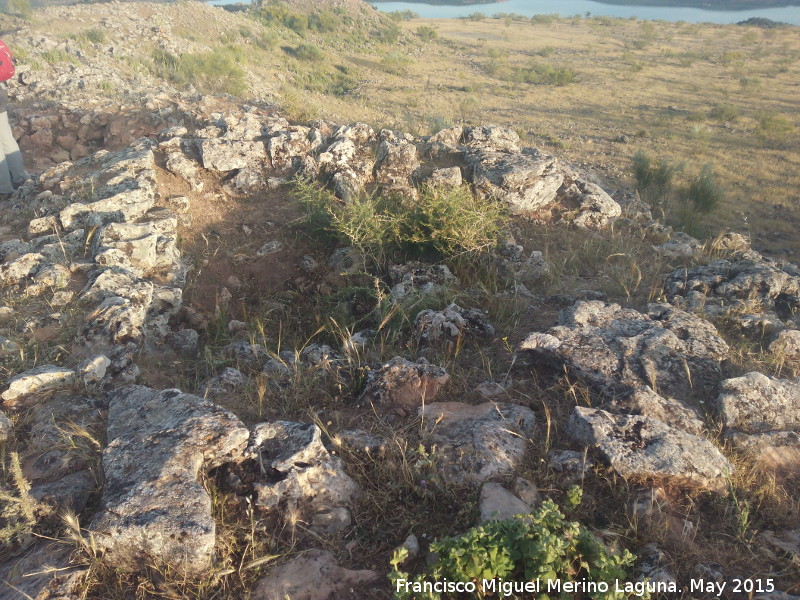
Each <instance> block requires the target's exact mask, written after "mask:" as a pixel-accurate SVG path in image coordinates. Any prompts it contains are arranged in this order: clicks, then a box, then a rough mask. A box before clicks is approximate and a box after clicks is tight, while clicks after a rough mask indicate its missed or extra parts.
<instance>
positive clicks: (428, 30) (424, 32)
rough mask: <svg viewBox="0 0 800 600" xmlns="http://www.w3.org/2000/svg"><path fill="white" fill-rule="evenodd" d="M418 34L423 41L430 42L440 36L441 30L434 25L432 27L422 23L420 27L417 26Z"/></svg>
mask: <svg viewBox="0 0 800 600" xmlns="http://www.w3.org/2000/svg"><path fill="white" fill-rule="evenodd" d="M417 36H418V37H419V38H420V39H421V40H422V41H423V42H430V41H433V40H435V39H436V38H438V37H439V32H437V31H436V30H435V29H434V28H433V27H430V26H428V25H420V26H419V27H417Z"/></svg>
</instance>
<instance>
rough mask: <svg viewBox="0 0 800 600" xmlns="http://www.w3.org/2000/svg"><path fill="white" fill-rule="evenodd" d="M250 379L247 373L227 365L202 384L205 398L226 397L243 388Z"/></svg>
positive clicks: (202, 392)
mask: <svg viewBox="0 0 800 600" xmlns="http://www.w3.org/2000/svg"><path fill="white" fill-rule="evenodd" d="M248 381H249V379H248V377H247V375H245V374H244V373H242V372H241V371H239V370H238V369H234V368H232V367H225V369H224V370H223V371H222V373H220V374H219V375H216V376H214V377H212V378H211V379H209V380H208V381H207V382H206V383H204V384H203V385H202V386H201V388H200V389H201V392H200V393H201V394H202V395H203V396H204V397H205V398H212V399H218V398H224V397H226V396H229V395H230V394H233V393H235V392H237V391H239V390H241V389H243V388H244V387H245V386H246V385H247V382H248Z"/></svg>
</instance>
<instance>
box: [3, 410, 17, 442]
mask: <svg viewBox="0 0 800 600" xmlns="http://www.w3.org/2000/svg"><path fill="white" fill-rule="evenodd" d="M13 435H14V424H13V423H11V419H9V418H8V417H7V416H6V414H5V413H4V412H3V411H2V410H0V444H5V443H6V442H7V441H8V440H10V439H11V438H12V436H13Z"/></svg>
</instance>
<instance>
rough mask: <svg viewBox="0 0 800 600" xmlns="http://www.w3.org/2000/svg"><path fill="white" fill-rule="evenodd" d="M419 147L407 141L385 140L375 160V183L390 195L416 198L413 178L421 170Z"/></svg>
mask: <svg viewBox="0 0 800 600" xmlns="http://www.w3.org/2000/svg"><path fill="white" fill-rule="evenodd" d="M419 165H420V162H419V157H418V156H417V147H416V146H414V144H412V143H410V142H408V141H407V140H403V139H399V140H393V139H384V140H383V141H382V142H381V145H380V147H379V148H378V156H377V158H376V159H375V168H374V172H375V182H376V183H378V184H379V185H380V186H381V187H382V188H383V189H384V190H385V191H386V192H388V193H393V192H394V193H398V194H402V195H407V196H412V197H414V196H416V190H415V189H414V187H413V181H412V177H413V176H414V175H415V173H416V171H417V169H419Z"/></svg>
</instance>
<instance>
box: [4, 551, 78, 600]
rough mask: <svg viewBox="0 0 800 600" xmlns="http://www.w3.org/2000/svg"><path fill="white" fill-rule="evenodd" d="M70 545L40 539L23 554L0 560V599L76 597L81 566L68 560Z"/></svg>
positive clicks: (60, 599) (61, 598)
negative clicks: (1, 561)
mask: <svg viewBox="0 0 800 600" xmlns="http://www.w3.org/2000/svg"><path fill="white" fill-rule="evenodd" d="M73 551H74V548H71V547H70V546H69V545H67V544H62V543H59V542H50V541H40V542H39V543H38V544H36V545H35V546H34V547H33V548H32V549H31V550H29V551H28V552H26V553H25V554H24V555H22V556H20V557H18V558H14V559H12V560H8V561H6V562H5V563H3V564H0V582H3V584H2V585H3V587H2V588H0V590H2V598H3V600H75V599H76V598H80V595H81V589H82V587H83V585H84V584H83V582H84V577H85V575H86V568H85V567H78V566H75V565H72V564H70V555H71V554H72V553H73Z"/></svg>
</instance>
